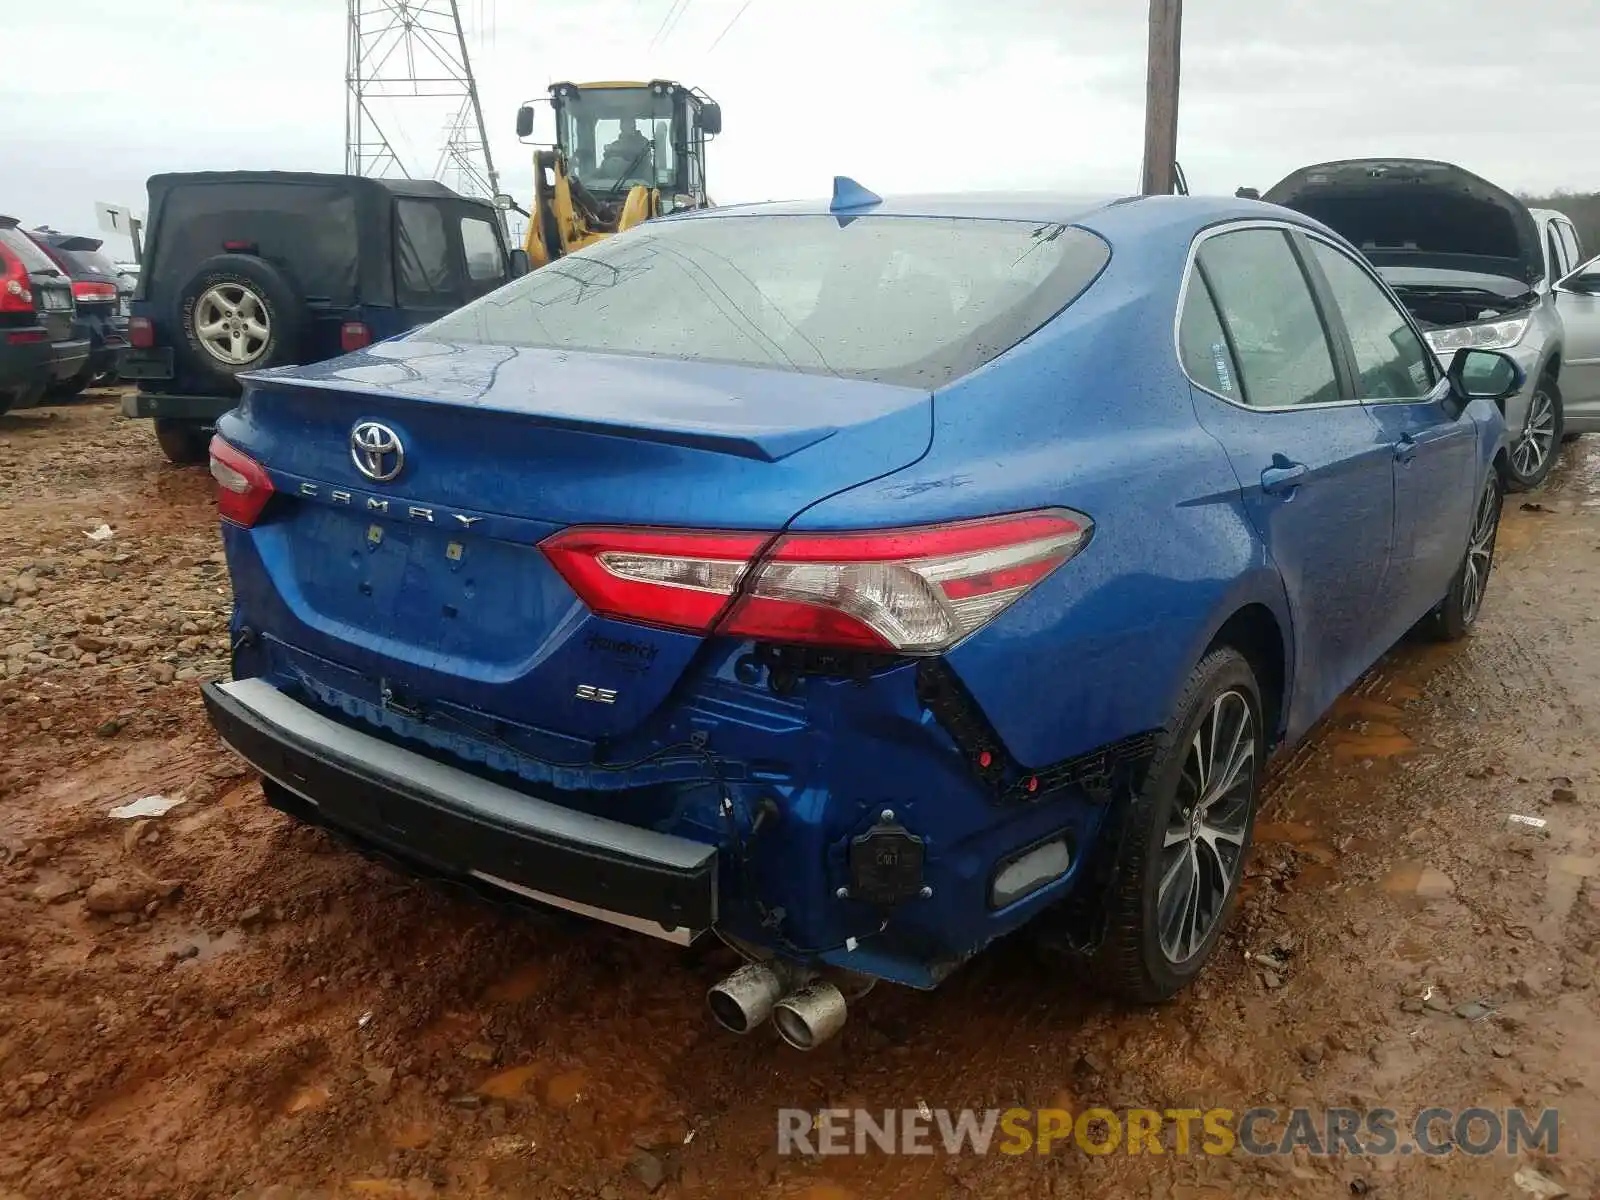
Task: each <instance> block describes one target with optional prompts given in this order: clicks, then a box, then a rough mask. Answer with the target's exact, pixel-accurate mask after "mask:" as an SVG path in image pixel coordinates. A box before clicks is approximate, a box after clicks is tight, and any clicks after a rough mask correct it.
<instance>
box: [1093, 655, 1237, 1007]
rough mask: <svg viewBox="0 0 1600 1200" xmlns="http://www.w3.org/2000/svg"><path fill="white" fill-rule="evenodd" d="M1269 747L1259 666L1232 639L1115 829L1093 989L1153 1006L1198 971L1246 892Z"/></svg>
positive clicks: (1187, 693) (1201, 675) (1205, 664)
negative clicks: (1256, 668) (1243, 886)
mask: <svg viewBox="0 0 1600 1200" xmlns="http://www.w3.org/2000/svg"><path fill="white" fill-rule="evenodd" d="M1266 750H1267V738H1266V732H1265V726H1264V724H1263V721H1262V704H1261V691H1260V688H1259V686H1258V685H1257V683H1256V677H1255V673H1254V672H1253V671H1252V670H1251V669H1250V664H1249V663H1248V662H1247V661H1246V660H1245V657H1244V656H1243V655H1242V654H1240V653H1239V652H1238V651H1237V650H1235V649H1233V648H1232V647H1229V646H1221V647H1218V648H1217V649H1214V650H1212V651H1211V652H1210V653H1209V654H1207V655H1206V657H1205V658H1204V659H1203V660H1202V661H1201V663H1200V665H1199V666H1197V667H1196V668H1195V669H1194V673H1193V674H1192V675H1191V676H1190V677H1189V682H1188V684H1187V685H1186V686H1185V687H1184V690H1183V694H1182V696H1181V697H1180V698H1179V700H1178V705H1177V711H1176V713H1175V714H1174V716H1173V718H1172V720H1171V722H1170V723H1169V724H1168V725H1167V727H1166V729H1165V730H1164V731H1163V733H1162V736H1161V739H1160V742H1159V745H1158V747H1157V749H1156V752H1155V754H1154V756H1153V757H1152V758H1151V761H1150V765H1149V768H1148V770H1147V771H1146V773H1145V777H1144V782H1143V785H1142V786H1141V787H1140V789H1139V792H1138V794H1137V795H1135V796H1133V797H1132V798H1131V799H1129V801H1128V802H1127V807H1126V809H1125V810H1124V811H1123V812H1122V813H1121V820H1120V821H1119V822H1115V823H1114V824H1116V826H1117V828H1116V829H1115V831H1114V832H1112V831H1110V830H1108V831H1107V832H1108V834H1109V836H1112V837H1115V838H1116V843H1115V845H1113V846H1109V847H1102V852H1104V853H1109V854H1110V855H1111V856H1112V857H1111V860H1110V868H1111V875H1110V880H1109V887H1108V888H1107V892H1106V899H1105V912H1104V924H1103V926H1102V930H1103V931H1102V933H1101V935H1100V937H1099V939H1098V944H1097V945H1096V947H1095V949H1094V950H1093V951H1091V952H1090V953H1089V954H1088V956H1087V958H1088V964H1087V965H1088V967H1089V970H1088V977H1089V979H1090V980H1091V982H1092V983H1093V984H1094V986H1096V987H1098V988H1099V989H1100V990H1102V991H1106V992H1109V993H1111V994H1112V995H1115V996H1118V997H1120V998H1122V999H1125V1000H1132V1001H1136V1002H1139V1003H1156V1002H1159V1001H1162V1000H1167V999H1170V998H1171V997H1172V996H1174V995H1176V994H1177V993H1178V992H1179V991H1181V990H1182V989H1183V988H1184V987H1186V986H1187V985H1188V984H1189V983H1190V982H1191V981H1193V979H1194V978H1195V977H1196V976H1197V975H1198V974H1199V973H1200V971H1201V969H1202V968H1203V967H1204V966H1205V964H1206V962H1207V960H1208V959H1209V958H1210V957H1211V953H1212V951H1213V950H1214V949H1215V948H1216V944H1217V940H1218V938H1220V937H1221V935H1222V931H1223V929H1224V928H1225V927H1226V926H1227V923H1228V920H1229V918H1230V917H1231V916H1232V913H1233V909H1234V906H1235V904H1236V903H1237V900H1238V893H1239V881H1240V879H1241V878H1242V876H1243V873H1244V861H1245V857H1246V856H1247V854H1248V853H1249V850H1250V836H1251V832H1252V830H1253V829H1254V826H1255V814H1256V804H1257V801H1258V799H1259V796H1260V791H1261V775H1262V767H1263V765H1264V762H1263V760H1264V759H1265V757H1266ZM1213 760H1215V761H1214V762H1213ZM1202 769H1203V770H1204V772H1205V774H1204V776H1202V775H1201V771H1202ZM1219 776H1220V778H1219Z"/></svg>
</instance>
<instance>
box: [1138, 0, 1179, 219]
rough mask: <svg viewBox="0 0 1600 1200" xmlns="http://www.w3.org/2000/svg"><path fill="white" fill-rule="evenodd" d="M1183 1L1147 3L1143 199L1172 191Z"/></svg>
mask: <svg viewBox="0 0 1600 1200" xmlns="http://www.w3.org/2000/svg"><path fill="white" fill-rule="evenodd" d="M1182 33H1183V0H1150V58H1149V67H1148V69H1147V74H1146V76H1145V94H1144V181H1143V191H1144V194H1145V195H1146V196H1165V195H1168V194H1169V193H1170V192H1171V191H1172V185H1173V168H1174V166H1175V164H1176V163H1177V160H1178V73H1179V72H1178V66H1179V59H1180V54H1179V44H1180V42H1181V41H1182Z"/></svg>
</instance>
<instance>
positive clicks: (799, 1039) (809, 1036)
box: [772, 980, 850, 1050]
mask: <svg viewBox="0 0 1600 1200" xmlns="http://www.w3.org/2000/svg"><path fill="white" fill-rule="evenodd" d="M849 1015H850V1010H849V1006H848V1005H847V1004H846V1003H845V998H844V993H843V992H841V991H840V990H839V989H838V988H836V987H834V986H833V984H831V983H824V982H822V981H821V980H813V981H812V982H811V983H808V984H806V986H805V987H803V988H799V989H797V990H796V991H793V992H790V993H789V994H788V995H787V996H785V997H784V998H783V999H782V1000H779V1001H778V1002H777V1004H775V1005H773V1008H772V1023H773V1024H774V1025H776V1026H777V1027H778V1033H779V1035H780V1036H781V1037H782V1038H783V1040H784V1041H786V1042H788V1043H789V1045H791V1046H793V1047H794V1048H795V1049H796V1050H815V1049H816V1048H817V1047H818V1046H820V1045H822V1043H823V1042H825V1041H827V1040H828V1039H829V1038H831V1037H832V1036H833V1035H834V1034H836V1033H838V1032H839V1030H841V1029H843V1028H844V1021H845V1018H846V1017H847V1016H849Z"/></svg>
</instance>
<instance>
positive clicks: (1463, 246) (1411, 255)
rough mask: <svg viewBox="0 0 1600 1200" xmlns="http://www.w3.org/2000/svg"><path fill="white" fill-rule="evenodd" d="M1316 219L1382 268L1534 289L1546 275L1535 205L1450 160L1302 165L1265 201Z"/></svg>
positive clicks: (1388, 160)
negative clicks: (1436, 269)
mask: <svg viewBox="0 0 1600 1200" xmlns="http://www.w3.org/2000/svg"><path fill="white" fill-rule="evenodd" d="M1261 198H1262V199H1263V200H1266V201H1269V202H1270V203H1273V204H1281V205H1283V206H1284V207H1285V208H1292V209H1294V210H1295V211H1296V212H1301V213H1304V214H1305V215H1306V216H1308V217H1314V218H1315V219H1317V220H1319V221H1321V222H1322V223H1323V224H1324V225H1327V226H1328V227H1329V228H1331V229H1334V230H1336V231H1338V232H1339V233H1341V234H1343V235H1344V236H1345V237H1346V238H1348V239H1349V240H1350V241H1351V242H1353V243H1354V244H1355V245H1356V246H1358V247H1360V249H1361V251H1362V252H1363V253H1364V254H1366V256H1367V257H1368V258H1369V259H1371V260H1372V261H1373V263H1375V264H1376V265H1378V266H1418V267H1423V266H1428V265H1437V266H1441V267H1445V266H1450V267H1456V268H1463V267H1467V266H1469V264H1470V266H1472V267H1475V268H1476V269H1479V270H1482V271H1485V272H1488V273H1493V274H1497V275H1505V276H1507V277H1510V278H1513V279H1518V280H1520V281H1522V282H1524V283H1527V284H1533V283H1535V282H1537V281H1538V280H1539V279H1540V278H1542V277H1543V276H1544V254H1543V251H1542V250H1541V248H1540V245H1539V226H1538V224H1537V222H1535V221H1534V219H1533V214H1532V213H1531V212H1529V211H1528V206H1527V205H1526V204H1524V203H1523V202H1522V201H1520V200H1518V199H1517V198H1516V197H1515V196H1513V195H1512V194H1511V193H1510V192H1507V191H1505V190H1503V189H1502V188H1498V187H1496V186H1495V185H1494V184H1492V183H1490V182H1489V181H1488V180H1487V179H1482V178H1479V177H1478V176H1477V175H1474V174H1472V172H1470V171H1464V170H1462V169H1461V168H1460V167H1457V166H1454V165H1453V164H1451V163H1445V162H1433V161H1430V160H1427V159H1417V158H1363V159H1349V160H1346V161H1343V162H1331V163H1321V164H1318V165H1317V166H1311V167H1302V168H1300V170H1298V171H1295V172H1294V173H1293V174H1292V175H1290V176H1288V177H1287V178H1286V179H1283V180H1282V181H1280V182H1279V183H1277V184H1275V185H1274V186H1273V187H1271V188H1269V189H1268V190H1267V192H1266V193H1265V194H1264V195H1263V196H1262V197H1261Z"/></svg>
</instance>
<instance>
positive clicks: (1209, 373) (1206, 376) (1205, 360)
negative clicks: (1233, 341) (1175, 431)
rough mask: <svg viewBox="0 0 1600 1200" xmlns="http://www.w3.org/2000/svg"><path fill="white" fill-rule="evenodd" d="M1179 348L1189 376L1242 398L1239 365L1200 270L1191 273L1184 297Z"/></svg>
mask: <svg viewBox="0 0 1600 1200" xmlns="http://www.w3.org/2000/svg"><path fill="white" fill-rule="evenodd" d="M1178 350H1179V354H1180V356H1181V357H1182V359H1183V369H1184V370H1185V371H1187V372H1188V374H1189V378H1190V379H1192V380H1194V382H1196V383H1198V384H1199V385H1200V386H1201V387H1203V388H1205V389H1206V390H1207V391H1211V392H1216V393H1217V395H1219V396H1222V397H1225V398H1226V399H1229V400H1242V399H1243V397H1242V396H1240V395H1239V382H1238V381H1239V366H1238V364H1237V363H1235V362H1234V361H1233V350H1232V348H1231V347H1230V346H1229V345H1228V335H1227V333H1226V332H1224V330H1223V328H1222V319H1221V318H1220V317H1218V316H1217V306H1216V303H1215V302H1214V301H1213V300H1212V299H1211V289H1210V288H1208V287H1207V286H1206V281H1205V280H1204V279H1203V278H1202V277H1201V276H1200V275H1199V274H1195V275H1193V276H1191V277H1190V279H1189V290H1188V292H1187V293H1186V294H1185V295H1184V298H1183V318H1182V320H1180V321H1179V322H1178Z"/></svg>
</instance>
